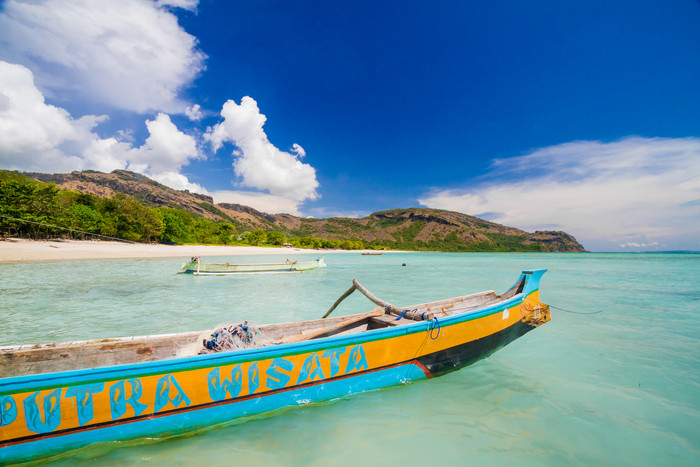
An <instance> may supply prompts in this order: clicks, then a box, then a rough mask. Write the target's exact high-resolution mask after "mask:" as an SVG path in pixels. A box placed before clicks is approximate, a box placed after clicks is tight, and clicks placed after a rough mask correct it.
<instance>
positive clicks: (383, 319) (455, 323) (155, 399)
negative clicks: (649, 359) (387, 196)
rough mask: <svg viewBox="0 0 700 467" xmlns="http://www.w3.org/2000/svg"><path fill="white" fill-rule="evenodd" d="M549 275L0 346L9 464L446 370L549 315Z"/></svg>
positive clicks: (0, 457) (4, 458)
mask: <svg viewBox="0 0 700 467" xmlns="http://www.w3.org/2000/svg"><path fill="white" fill-rule="evenodd" d="M545 271H546V270H544V269H540V270H531V271H523V273H522V275H521V276H520V278H519V279H518V280H517V282H516V283H515V284H514V285H513V287H511V288H510V289H509V290H508V291H506V292H505V293H503V294H501V295H497V294H496V293H495V292H494V291H493V290H490V291H486V292H481V293H475V294H471V295H464V296H461V297H456V298H449V299H444V300H439V301H435V302H430V303H423V304H420V305H411V306H408V307H396V306H394V305H392V304H390V303H388V302H385V301H383V300H381V299H378V298H377V297H375V296H374V295H372V294H371V293H370V292H369V291H367V290H366V289H365V288H364V287H363V286H362V285H360V284H359V283H358V282H357V281H353V285H352V287H350V289H348V290H347V291H346V292H345V293H344V294H343V295H342V296H341V297H340V298H339V299H338V300H337V301H336V302H335V303H334V304H333V306H332V307H331V308H330V310H328V312H327V313H326V314H325V316H324V318H325V317H326V316H328V315H329V314H330V313H331V312H332V311H333V310H334V309H335V307H337V306H338V304H339V303H340V302H341V301H342V300H343V299H344V298H346V297H347V296H348V295H350V294H351V293H352V292H353V291H354V290H359V291H360V292H361V293H363V294H364V295H365V296H367V298H369V299H370V300H371V301H372V302H374V303H375V304H377V305H379V306H378V307H376V308H375V309H373V310H371V311H369V312H366V313H360V314H354V315H348V316H339V317H334V318H328V319H323V318H322V319H315V320H311V321H299V322H293V323H283V324H271V325H264V326H259V327H254V326H251V325H249V324H248V323H247V322H244V323H242V324H239V325H236V326H228V325H224V326H222V327H219V328H217V329H214V330H208V331H205V332H201V331H195V332H184V333H179V334H165V335H158V336H143V337H125V338H117V339H98V340H91V341H82V342H67V343H52V344H43V345H42V344H37V345H17V346H11V347H0V409H1V410H0V415H1V416H2V417H0V422H1V423H0V464H3V465H4V464H10V463H19V462H28V461H36V460H42V459H45V458H47V457H50V456H53V455H56V454H58V453H61V452H63V451H69V450H73V449H79V448H82V447H84V446H88V445H92V444H94V443H110V444H112V445H114V446H117V445H118V444H117V443H118V442H119V441H124V440H129V439H136V438H142V439H154V438H159V437H167V436H173V435H181V434H183V433H187V432H192V431H196V430H202V429H210V428H211V427H212V426H213V425H216V424H222V423H226V422H229V421H231V420H234V419H237V418H246V417H255V416H258V415H261V414H265V413H269V412H273V411H275V410H278V409H280V408H282V407H292V406H298V405H306V404H313V403H319V402H324V401H329V400H334V399H338V398H340V397H345V396H348V395H350V394H354V393H359V392H364V391H371V390H376V389H382V388H387V387H390V386H397V385H401V384H406V383H410V382H413V381H417V380H424V379H428V378H432V377H435V376H440V375H443V374H445V373H448V372H451V371H454V370H457V369H459V368H462V367H464V366H467V365H470V364H472V363H474V362H476V361H477V360H480V359H482V358H484V357H487V356H489V355H491V354H492V353H493V352H495V351H496V350H498V349H500V348H501V347H503V346H505V345H506V344H508V343H509V342H512V341H513V340H515V339H517V338H519V337H520V336H522V335H523V334H525V333H527V332H529V331H531V330H532V329H535V328H536V327H538V326H540V325H541V324H543V323H546V322H547V321H549V320H550V313H549V307H548V306H547V305H544V304H542V303H541V302H540V297H539V283H540V278H541V277H542V275H543V274H544V273H545ZM226 306H227V307H232V306H234V305H232V304H231V303H227V304H226ZM241 312H242V310H237V311H234V310H231V313H235V314H238V315H240V313H241ZM504 384H505V382H504ZM390 399H391V398H388V399H387V400H390Z"/></svg>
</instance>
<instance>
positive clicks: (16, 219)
mask: <svg viewBox="0 0 700 467" xmlns="http://www.w3.org/2000/svg"><path fill="white" fill-rule="evenodd" d="M0 217H2V218H5V219H10V220H13V221H20V222H27V223H29V224H36V225H44V226H46V227H51V228H53V229H61V230H68V231H70V232H78V233H81V234H87V235H94V236H96V237H102V238H108V239H110V240H116V241H118V242H125V243H136V244H138V242H134V241H131V240H125V239H123V238H116V237H109V236H107V235H101V234H96V233H92V232H85V231H83V230H76V229H69V228H68V227H60V226H58V225H53V224H46V223H44V222H35V221H28V220H27V219H18V218H16V217H10V216H4V215H2V214H0Z"/></svg>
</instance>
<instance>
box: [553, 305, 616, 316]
mask: <svg viewBox="0 0 700 467" xmlns="http://www.w3.org/2000/svg"><path fill="white" fill-rule="evenodd" d="M549 307H550V308H554V309H555V310H559V311H565V312H566V313H573V314H576V315H597V314H598V313H602V312H603V311H605V310H598V311H591V312H586V311H573V310H566V309H564V308H559V307H558V306H554V305H549Z"/></svg>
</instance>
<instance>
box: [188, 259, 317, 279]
mask: <svg viewBox="0 0 700 467" xmlns="http://www.w3.org/2000/svg"><path fill="white" fill-rule="evenodd" d="M325 265H326V263H325V262H324V259H323V258H319V259H317V260H314V261H294V262H286V263H268V264H228V263H203V262H200V261H190V262H188V263H185V264H184V265H183V266H182V268H181V269H180V273H182V274H193V275H195V276H228V275H234V274H275V273H294V272H304V271H311V270H313V269H317V268H320V267H323V266H325Z"/></svg>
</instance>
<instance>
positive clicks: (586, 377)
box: [0, 251, 700, 466]
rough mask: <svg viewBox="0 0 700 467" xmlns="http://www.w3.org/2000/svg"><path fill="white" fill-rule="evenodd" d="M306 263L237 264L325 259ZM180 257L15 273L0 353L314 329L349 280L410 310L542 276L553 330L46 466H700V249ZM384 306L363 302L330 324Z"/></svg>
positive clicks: (0, 304) (10, 274)
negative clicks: (229, 266) (219, 268)
mask: <svg viewBox="0 0 700 467" xmlns="http://www.w3.org/2000/svg"><path fill="white" fill-rule="evenodd" d="M296 253H298V252H293V251H290V252H286V254H284V255H279V256H269V255H265V256H243V257H236V258H234V259H235V260H236V261H238V262H275V261H278V260H280V261H284V260H286V259H287V258H290V259H299V260H302V259H315V258H316V256H313V257H312V256H309V255H302V254H296ZM204 260H205V261H209V260H211V262H216V261H220V262H223V261H231V262H233V261H232V258H230V257H228V258H224V257H208V258H205V259H204ZM183 261H184V259H183V258H166V259H163V258H160V259H128V260H83V261H60V262H35V263H14V264H2V265H0V277H2V280H0V345H14V344H28V343H46V342H61V341H70V340H85V339H94V338H106V337H120V336H131V335H151V334H161V333H173V332H180V331H191V330H205V329H209V328H214V327H216V326H217V325H219V324H221V323H240V322H243V321H248V323H249V324H251V325H258V324H266V323H280V322H289V321H297V320H304V319H315V318H320V317H321V316H322V315H323V314H324V313H325V312H326V311H327V310H328V309H329V308H330V306H331V305H332V304H333V303H334V302H335V300H336V299H337V298H338V297H340V296H341V295H342V294H343V292H345V291H346V290H347V289H348V288H349V287H350V286H351V285H352V280H353V279H357V280H358V281H359V282H360V283H361V284H362V285H364V286H365V287H366V288H367V289H369V290H370V291H371V292H372V293H374V294H375V295H376V296H378V297H380V298H382V299H384V300H386V301H388V302H390V303H393V304H395V305H397V306H408V305H411V304H416V303H422V302H427V301H433V300H438V299H442V298H448V297H454V296H459V295H464V294H469V293H475V292H480V291H483V290H495V291H496V292H499V293H500V292H503V291H505V290H507V289H508V288H509V287H510V286H511V285H513V284H514V283H515V281H516V280H517V279H518V277H519V274H520V271H522V270H525V269H539V268H546V269H547V270H548V272H547V273H546V274H545V275H544V277H543V279H542V281H541V284H540V287H541V288H540V296H541V299H542V301H543V302H544V303H547V304H549V305H551V307H552V321H551V322H549V323H547V324H545V325H543V326H541V327H539V328H537V329H535V330H533V331H532V332H530V333H528V334H526V335H525V336H523V337H521V338H520V339H518V340H516V341H515V342H513V343H511V344H509V345H508V346H506V347H504V348H503V349H501V350H499V351H498V352H495V353H494V354H492V355H491V356H490V357H488V358H485V359H483V360H481V361H479V362H477V363H475V364H473V365H471V366H469V367H466V368H463V369H461V370H458V371H455V372H453V373H450V374H447V375H445V376H441V377H439V378H433V379H430V380H425V381H421V382H417V383H413V384H408V385H405V386H401V387H395V388H389V389H384V390H379V391H373V392H366V393H362V394H355V395H352V396H347V397H345V398H342V399H338V400H334V401H331V402H328V403H324V404H316V405H306V406H300V407H296V408H293V409H285V410H280V411H278V412H276V413H274V414H270V415H267V416H262V417H257V418H254V419H249V420H243V421H240V420H239V421H235V422H232V423H229V424H226V425H221V426H213V427H210V428H208V429H207V430H204V431H202V432H199V433H195V434H192V435H188V436H182V437H179V438H168V439H141V440H136V441H130V442H120V443H111V444H107V445H98V446H92V447H89V448H87V449H83V450H81V451H78V452H75V453H72V454H71V455H69V456H65V457H63V458H59V459H57V460H53V461H51V462H48V463H46V465H52V466H53V465H55V466H69V465H70V466H76V465H78V466H81V465H111V466H130V465H142V464H151V465H175V466H194V465H206V466H218V465H246V466H252V465H265V466H327V465H333V466H375V465H380V466H394V465H397V466H434V465H460V466H462V465H475V466H476V465H478V466H506V465H518V466H549V465H551V466H568V465H581V466H593V465H595V466H600V465H613V466H628V465H629V466H640V465H645V466H646V465H658V466H669V465H671V466H686V465H687V466H691V465H693V466H697V465H700V254H697V253H673V254H671V253H668V254H663V253H536V254H531V253H386V254H383V255H375V256H362V255H360V254H359V253H340V254H330V255H327V256H326V262H327V264H328V266H327V267H325V268H322V269H318V270H315V271H310V272H304V273H300V274H266V275H249V276H215V277H194V276H191V275H184V274H176V272H177V271H178V270H179V268H180V266H181V264H182V262H183ZM373 307H374V305H373V304H372V303H370V302H369V301H368V300H367V299H366V298H365V297H364V296H362V295H361V294H359V293H355V294H353V295H351V296H350V297H349V298H348V299H347V300H345V301H344V302H342V304H341V305H340V306H339V307H338V308H337V309H336V310H335V311H334V312H333V316H335V315H343V314H351V313H357V312H362V311H368V310H370V309H372V308H373Z"/></svg>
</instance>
